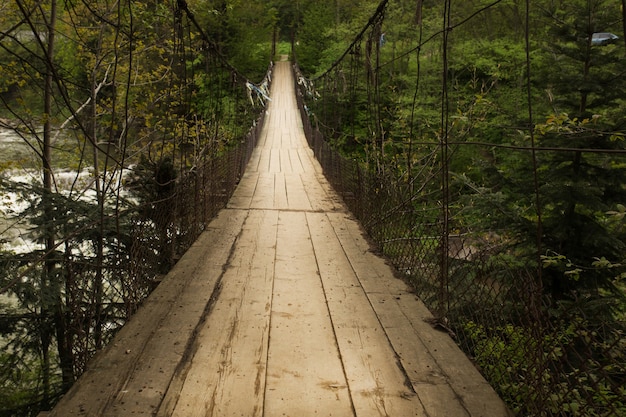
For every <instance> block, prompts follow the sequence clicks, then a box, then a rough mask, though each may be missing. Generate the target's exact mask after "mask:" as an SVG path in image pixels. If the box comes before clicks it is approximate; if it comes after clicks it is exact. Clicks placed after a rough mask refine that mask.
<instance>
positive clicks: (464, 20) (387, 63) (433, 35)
mask: <svg viewBox="0 0 626 417" xmlns="http://www.w3.org/2000/svg"><path fill="white" fill-rule="evenodd" d="M503 1H504V0H495V1H494V2H492V3H489V4H488V5H486V6H484V7H481V8H480V9H478V10H476V11H475V12H474V13H472V14H471V15H469V16H468V17H466V18H465V19H463V20H461V21H459V22H458V23H455V24H454V25H449V26H448V29H441V30H439V31H437V32H435V33H433V34H432V35H430V36H429V37H428V38H427V39H426V40H425V41H423V42H421V43H419V44H418V45H417V46H416V47H415V48H411V49H409V50H407V51H405V52H403V53H401V54H400V55H398V56H396V57H394V59H392V60H390V61H388V62H385V63H384V64H382V65H381V67H384V66H387V65H389V64H392V63H393V62H395V61H397V60H399V59H401V58H404V57H406V56H407V55H409V54H412V53H413V52H415V51H416V50H419V49H421V48H422V47H423V46H424V45H426V44H427V43H429V42H430V41H432V40H434V39H435V38H436V37H438V36H439V35H441V34H443V32H445V31H446V30H447V31H452V30H454V29H456V28H458V27H460V26H463V25H464V24H465V23H467V22H469V21H470V20H472V19H473V18H474V17H476V16H478V15H479V14H481V13H483V12H484V11H486V10H489V9H490V8H492V7H494V6H495V5H497V4H498V3H501V2H503Z"/></svg>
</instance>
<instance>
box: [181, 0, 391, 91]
mask: <svg viewBox="0 0 626 417" xmlns="http://www.w3.org/2000/svg"><path fill="white" fill-rule="evenodd" d="M386 1H388V0H386ZM177 7H178V9H179V10H181V11H183V12H185V14H186V15H187V18H188V19H189V21H190V22H191V23H192V24H193V26H194V27H195V28H196V30H197V31H198V33H199V34H200V37H201V38H202V40H203V41H204V42H205V43H206V45H207V46H208V47H209V48H210V49H211V50H212V52H213V54H214V55H215V56H216V57H217V58H218V59H219V60H220V61H221V62H222V64H223V65H224V66H225V67H226V68H228V69H229V70H230V71H231V72H232V73H233V74H234V75H236V77H237V78H236V80H237V81H238V82H242V83H243V84H245V83H246V82H250V83H252V81H250V80H249V78H248V77H246V76H245V75H244V74H243V73H242V72H241V71H239V70H238V69H237V68H235V67H234V66H233V65H232V64H231V63H230V62H228V60H227V59H226V57H225V56H224V55H223V54H222V53H221V52H220V50H219V48H218V47H217V45H216V44H215V42H213V41H212V40H211V39H210V38H209V37H208V35H207V34H206V32H205V31H204V30H203V29H202V26H200V24H199V23H198V21H197V20H196V18H195V15H194V14H193V13H192V12H191V10H189V6H188V5H187V1H186V0H177ZM240 80H242V81H240Z"/></svg>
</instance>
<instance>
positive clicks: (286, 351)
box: [265, 212, 354, 417]
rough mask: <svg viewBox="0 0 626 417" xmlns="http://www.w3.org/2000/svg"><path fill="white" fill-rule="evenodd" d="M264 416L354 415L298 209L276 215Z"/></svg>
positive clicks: (316, 271) (308, 239)
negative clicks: (274, 274) (273, 275)
mask: <svg viewBox="0 0 626 417" xmlns="http://www.w3.org/2000/svg"><path fill="white" fill-rule="evenodd" d="M265 415H266V416H314V415H319V416H342V417H343V416H346V417H347V416H354V413H353V408H352V404H351V401H350V397H349V395H348V388H347V383H346V380H345V376H344V374H343V368H342V364H341V361H340V359H339V351H338V348H337V344H336V341H335V336H334V333H333V327H332V323H331V321H330V317H329V313H328V308H327V306H326V303H325V301H324V294H323V291H322V284H321V281H320V277H319V274H318V270H317V265H316V262H315V256H314V253H313V247H312V246H311V241H310V235H309V231H308V226H307V223H306V217H305V215H304V213H301V212H281V213H280V217H279V226H278V237H277V247H276V277H275V281H274V298H273V301H272V316H271V333H270V348H269V354H268V373H267V387H266V399H265Z"/></svg>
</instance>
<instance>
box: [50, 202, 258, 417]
mask: <svg viewBox="0 0 626 417" xmlns="http://www.w3.org/2000/svg"><path fill="white" fill-rule="evenodd" d="M245 216H246V212H243V211H236V210H229V211H228V212H227V213H224V212H222V213H220V215H219V216H218V217H217V218H216V219H215V220H214V221H213V222H211V224H210V226H209V228H208V229H207V231H206V232H205V233H203V234H202V235H201V237H200V238H199V239H198V241H197V242H196V243H194V245H193V246H192V247H191V248H190V249H189V250H188V251H187V253H185V254H184V255H183V257H182V258H181V259H180V261H179V262H178V264H177V265H176V266H175V267H174V268H173V269H172V271H171V272H170V273H169V274H167V276H166V277H165V278H164V279H163V281H162V283H161V284H160V285H159V286H158V287H157V288H156V289H155V290H154V291H153V293H152V294H151V295H150V296H149V297H148V298H147V299H146V301H145V302H144V304H143V305H142V307H141V308H140V309H139V311H138V312H137V313H136V314H135V315H134V316H133V317H132V318H131V319H130V320H129V321H128V322H127V323H126V325H125V326H124V327H123V328H122V329H121V330H120V331H119V332H118V333H117V335H116V336H115V337H114V339H113V340H112V341H111V343H110V344H109V345H108V346H107V347H106V348H105V349H103V350H102V351H101V352H99V353H98V354H97V355H96V356H95V357H94V358H93V359H92V360H91V362H90V363H89V366H88V369H87V371H86V372H85V373H84V374H83V375H82V376H81V378H80V379H79V381H77V382H76V383H75V384H74V386H73V387H72V388H71V389H70V391H69V392H68V393H67V394H66V395H65V396H64V397H63V398H62V399H61V401H60V402H59V404H58V405H57V406H56V407H55V409H54V410H53V411H52V412H51V413H50V416H59V417H67V416H98V417H101V416H115V415H131V413H135V415H141V414H146V413H151V412H153V411H154V410H155V409H156V407H158V405H159V403H160V402H161V399H162V397H163V395H164V393H165V391H166V389H167V386H168V384H169V380H170V378H171V375H173V372H174V370H175V369H176V367H177V366H178V363H179V362H180V361H181V360H182V359H183V358H184V356H185V350H186V347H187V345H188V342H189V340H190V339H191V336H192V335H193V332H194V331H195V329H196V325H197V323H198V322H199V321H200V320H201V318H202V316H203V314H204V312H205V308H206V304H207V303H208V301H209V299H210V297H211V294H212V293H213V291H214V289H215V285H216V282H217V280H218V278H219V276H220V275H221V272H222V265H223V264H224V263H225V262H226V260H227V259H228V256H229V254H230V251H231V247H232V245H233V242H234V241H235V238H236V236H237V234H238V233H239V230H240V228H241V224H242V223H243V221H244V219H245ZM200 254H202V255H200Z"/></svg>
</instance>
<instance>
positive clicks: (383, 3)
mask: <svg viewBox="0 0 626 417" xmlns="http://www.w3.org/2000/svg"><path fill="white" fill-rule="evenodd" d="M180 1H183V0H180ZM500 1H501V0H500ZM387 3H389V0H383V1H381V2H380V3H379V5H378V7H377V8H376V11H375V12H374V14H373V15H372V16H371V17H370V19H369V20H368V22H367V23H366V24H365V26H364V27H363V29H361V31H360V32H359V33H358V34H357V35H356V36H355V37H354V40H353V41H352V43H351V44H350V46H348V48H346V50H345V51H344V52H343V54H342V55H341V56H340V57H339V58H338V59H336V60H335V62H333V64H332V65H331V66H330V67H329V68H328V69H327V70H326V71H324V72H323V73H321V74H320V75H318V76H316V77H314V78H311V81H317V80H319V79H320V78H322V77H324V76H325V75H327V74H329V73H330V72H331V71H332V70H334V69H335V67H337V66H338V65H339V64H340V63H341V62H342V61H343V60H344V58H345V57H346V55H348V54H349V53H350V51H352V50H353V48H354V46H355V45H356V44H357V43H358V42H360V41H361V39H362V38H363V36H364V35H365V32H367V29H369V28H370V27H371V26H372V25H373V24H374V23H375V22H376V20H377V19H378V17H379V16H380V15H381V14H382V13H384V11H385V8H386V7H387Z"/></svg>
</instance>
